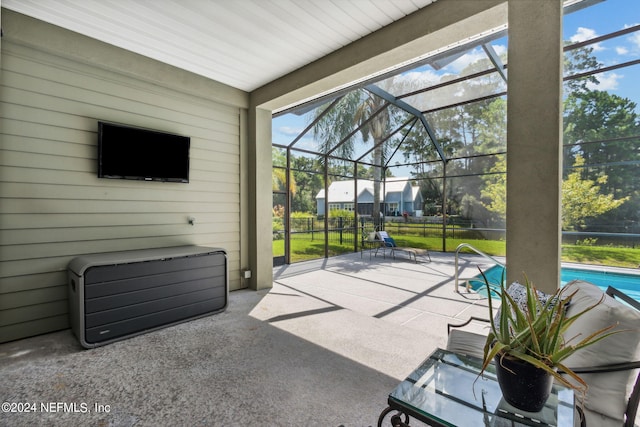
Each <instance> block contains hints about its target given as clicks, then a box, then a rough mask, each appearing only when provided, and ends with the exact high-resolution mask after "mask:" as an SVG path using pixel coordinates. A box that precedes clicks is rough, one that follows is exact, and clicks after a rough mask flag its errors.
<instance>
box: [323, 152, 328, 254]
mask: <svg viewBox="0 0 640 427" xmlns="http://www.w3.org/2000/svg"><path fill="white" fill-rule="evenodd" d="M324 257H325V258H329V157H328V156H327V155H325V156H324Z"/></svg>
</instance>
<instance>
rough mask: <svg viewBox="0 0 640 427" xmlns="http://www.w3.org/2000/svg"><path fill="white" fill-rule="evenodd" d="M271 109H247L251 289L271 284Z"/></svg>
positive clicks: (270, 285) (266, 286)
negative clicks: (266, 213) (269, 213)
mask: <svg viewBox="0 0 640 427" xmlns="http://www.w3.org/2000/svg"><path fill="white" fill-rule="evenodd" d="M271 120H272V118H271V111H270V110H265V109H261V108H255V107H254V108H250V109H249V112H248V128H249V138H248V150H247V151H248V153H247V154H248V156H247V157H248V159H247V166H248V169H249V176H248V181H249V182H248V190H249V191H248V192H249V200H248V209H247V217H248V218H249V227H248V228H249V233H248V234H249V236H248V239H247V240H248V241H249V242H250V245H249V247H248V248H247V251H248V252H249V266H250V268H251V272H252V273H251V279H249V287H250V288H251V289H255V290H258V289H265V288H270V287H272V286H273V236H272V234H271V233H269V232H268V230H271V228H272V224H271V222H272V220H271V215H265V212H270V211H271V209H272V207H273V206H272V205H273V188H272V185H271V182H272V179H271V176H272V166H273V161H272V159H271V157H272V154H271Z"/></svg>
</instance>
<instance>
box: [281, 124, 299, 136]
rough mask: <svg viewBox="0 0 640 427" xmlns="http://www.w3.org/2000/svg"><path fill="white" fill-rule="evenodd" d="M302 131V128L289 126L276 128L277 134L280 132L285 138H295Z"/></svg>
mask: <svg viewBox="0 0 640 427" xmlns="http://www.w3.org/2000/svg"><path fill="white" fill-rule="evenodd" d="M302 131H303V129H302V128H292V127H290V126H280V127H279V128H278V132H280V133H281V134H283V135H287V136H297V135H299V134H300V132H302Z"/></svg>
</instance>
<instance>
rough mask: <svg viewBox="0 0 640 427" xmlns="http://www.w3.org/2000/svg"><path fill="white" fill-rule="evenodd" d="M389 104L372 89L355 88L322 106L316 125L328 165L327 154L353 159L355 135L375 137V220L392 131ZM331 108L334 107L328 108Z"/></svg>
mask: <svg viewBox="0 0 640 427" xmlns="http://www.w3.org/2000/svg"><path fill="white" fill-rule="evenodd" d="M386 107H387V103H386V102H385V101H384V100H383V99H381V98H379V97H377V96H375V95H374V94H372V93H370V92H366V91H363V90H356V91H351V92H349V93H347V94H346V95H344V96H343V97H342V98H341V99H340V100H339V101H338V102H337V103H335V104H333V103H332V104H330V105H329V106H328V107H325V108H319V109H317V110H316V114H315V119H316V121H315V124H314V126H313V134H314V138H315V139H316V140H317V141H318V142H319V145H320V150H321V151H322V152H323V153H324V156H323V157H322V162H323V163H324V166H325V167H327V163H326V155H328V154H331V155H333V156H337V157H341V158H344V159H351V157H352V156H353V153H354V140H353V138H352V136H353V135H354V134H355V133H357V132H359V133H360V134H361V136H362V140H363V141H364V142H365V143H366V142H368V141H369V138H371V139H372V140H373V151H372V157H373V158H372V164H373V211H372V217H373V219H374V221H376V222H377V221H378V219H379V218H380V182H381V181H382V170H383V166H384V163H383V162H384V154H385V153H384V144H383V141H384V137H385V136H386V135H387V134H388V132H389V124H390V114H389V109H388V108H386ZM327 109H330V110H329V111H327Z"/></svg>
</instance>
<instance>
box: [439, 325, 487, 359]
mask: <svg viewBox="0 0 640 427" xmlns="http://www.w3.org/2000/svg"><path fill="white" fill-rule="evenodd" d="M486 340H487V337H486V335H480V334H477V333H475V332H469V331H465V330H462V329H452V330H451V332H449V338H448V340H447V350H450V351H455V352H456V353H461V354H466V355H468V356H476V357H479V358H482V356H483V349H484V343H485V341H486Z"/></svg>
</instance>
